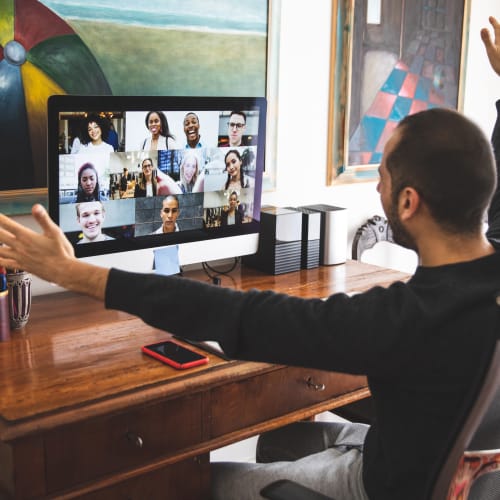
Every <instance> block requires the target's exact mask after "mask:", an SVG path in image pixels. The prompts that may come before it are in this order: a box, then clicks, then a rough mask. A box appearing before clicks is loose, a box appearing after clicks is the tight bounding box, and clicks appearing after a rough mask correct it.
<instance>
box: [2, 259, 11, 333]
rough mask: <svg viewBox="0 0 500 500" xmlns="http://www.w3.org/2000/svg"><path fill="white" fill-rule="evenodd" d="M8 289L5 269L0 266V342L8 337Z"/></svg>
mask: <svg viewBox="0 0 500 500" xmlns="http://www.w3.org/2000/svg"><path fill="white" fill-rule="evenodd" d="M8 296H9V290H8V288H7V271H6V269H5V267H0V342H4V341H6V340H9V339H10V311H9V297H8Z"/></svg>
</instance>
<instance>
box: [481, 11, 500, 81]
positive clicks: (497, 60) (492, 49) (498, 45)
mask: <svg viewBox="0 0 500 500" xmlns="http://www.w3.org/2000/svg"><path fill="white" fill-rule="evenodd" d="M489 21H490V24H491V26H492V27H493V33H494V34H495V40H494V41H493V40H492V38H491V33H490V31H489V29H488V28H483V29H482V30H481V39H482V40H483V43H484V46H485V48H486V54H487V55H488V59H489V60H490V64H491V67H492V68H493V69H494V71H495V72H496V73H497V74H498V75H500V23H499V22H498V21H497V20H496V19H495V18H494V17H493V16H490V18H489Z"/></svg>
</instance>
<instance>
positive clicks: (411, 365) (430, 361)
mask: <svg viewBox="0 0 500 500" xmlns="http://www.w3.org/2000/svg"><path fill="white" fill-rule="evenodd" d="M499 109H500V108H499ZM496 132H497V135H496V137H497V139H499V140H500V126H499V127H498V128H496ZM495 144H496V145H498V146H499V147H498V148H497V151H500V141H497V142H496V143H495ZM491 206H492V209H491V210H490V213H489V218H490V229H489V236H492V237H498V236H499V235H500V215H499V212H500V209H499V207H500V195H498V193H497V194H496V195H495V198H494V199H493V201H492V204H491ZM494 243H495V244H496V242H494ZM497 246H498V245H497ZM499 290H500V252H498V253H496V254H494V255H491V256H488V257H484V258H481V259H478V260H474V261H470V262H464V263H459V264H450V265H445V266H440V267H433V268H425V267H418V268H417V270H416V272H415V274H414V276H413V277H412V278H411V279H410V280H409V281H408V282H407V283H401V282H397V283H394V284H392V285H391V286H390V287H388V288H381V287H375V288H373V289H371V290H369V291H367V292H365V293H362V294H359V295H354V296H353V297H349V296H347V295H345V294H341V293H340V294H335V295H332V296H331V297H329V298H328V300H325V301H324V300H321V299H300V298H296V297H290V296H287V295H282V294H276V293H273V292H270V291H265V292H259V291H250V292H240V291H236V290H231V289H225V288H220V287H214V286H212V285H207V284H203V283H199V282H196V281H192V280H188V279H185V278H178V277H165V276H156V275H143V274H131V273H125V272H122V271H118V270H115V269H113V270H112V271H111V273H110V275H109V280H108V284H107V290H106V306H107V307H108V308H114V309H120V310H123V311H127V312H129V313H132V314H136V315H138V316H140V317H141V318H142V319H143V320H144V321H145V322H147V323H149V324H151V325H153V326H155V327H157V328H161V329H164V330H167V331H169V332H172V333H175V334H176V335H180V336H183V337H186V338H189V339H193V340H201V339H203V340H207V339H210V340H217V341H218V342H219V343H220V344H221V345H222V347H223V348H224V350H225V351H226V353H228V354H229V355H230V356H231V357H234V358H237V359H244V360H252V361H264V362H272V363H280V364H286V365H297V366H307V367H313V368H319V369H325V370H334V371H343V372H346V373H354V374H365V375H367V377H368V383H369V386H370V390H371V392H372V396H373V401H374V404H375V411H376V421H375V422H374V423H373V424H372V426H371V427H370V430H369V432H368V435H367V438H366V442H365V447H364V458H363V460H364V465H363V478H364V485H365V489H366V491H367V493H368V496H369V498H370V499H380V500H390V499H394V500H401V499H405V500H411V499H415V500H417V499H418V500H421V499H424V498H426V495H427V493H428V490H427V488H428V487H429V485H430V481H431V478H432V477H433V474H434V473H435V472H436V468H437V466H438V464H439V463H440V461H441V460H442V457H443V454H444V453H445V450H446V449H447V446H448V444H449V440H450V439H451V437H452V436H453V433H454V431H456V429H455V428H453V422H456V421H457V416H458V415H460V414H461V413H462V412H463V409H464V407H465V405H466V404H467V402H468V401H470V398H471V397H472V396H473V394H474V393H475V391H476V390H477V384H478V380H480V378H481V377H482V375H483V371H484V367H485V365H486V363H487V361H488V359H489V357H490V356H491V353H492V349H493V345H494V342H495V341H496V330H497V328H498V325H497V323H498V320H497V316H498V315H497V306H496V303H495V297H496V293H497V291H499ZM138 297H141V300H137V298H138ZM193 312H195V314H193Z"/></svg>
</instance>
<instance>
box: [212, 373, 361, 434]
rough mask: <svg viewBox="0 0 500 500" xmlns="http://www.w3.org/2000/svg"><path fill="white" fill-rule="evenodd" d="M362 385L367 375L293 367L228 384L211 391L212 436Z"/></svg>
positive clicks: (276, 415) (279, 414)
mask: <svg viewBox="0 0 500 500" xmlns="http://www.w3.org/2000/svg"><path fill="white" fill-rule="evenodd" d="M363 387H366V378H365V377H362V376H353V375H346V374H344V373H335V372H325V371H320V370H309V369H305V368H292V367H289V368H282V369H279V370H275V371H272V372H269V373H266V374H264V375H259V376H257V377H253V378H251V379H247V380H242V381H240V382H235V383H232V384H226V385H224V387H221V388H217V389H214V390H213V391H212V394H211V401H212V404H211V408H212V413H211V437H212V438H215V437H218V436H221V435H223V434H226V433H229V432H233V431H236V430H238V429H241V428H243V427H247V426H251V425H254V424H257V423H259V422H263V421H266V420H270V419H272V418H275V417H279V416H282V415H284V414H286V413H289V412H292V411H296V410H300V409H301V408H306V407H308V406H311V405H314V404H316V403H321V402H322V401H325V400H327V399H330V398H333V397H335V396H340V395H342V394H345V393H347V392H350V391H353V390H356V389H360V388H363Z"/></svg>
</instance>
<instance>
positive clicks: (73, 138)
mask: <svg viewBox="0 0 500 500" xmlns="http://www.w3.org/2000/svg"><path fill="white" fill-rule="evenodd" d="M265 126H266V102H265V99H264V98H260V97H172V96H75V95H55V96H51V97H50V98H49V101H48V178H49V180H48V186H49V189H48V191H49V213H50V215H51V217H52V219H53V220H54V221H55V222H56V223H57V224H58V225H59V227H60V228H61V229H62V231H63V232H64V233H65V234H66V236H67V237H68V239H69V240H70V242H71V243H72V244H73V246H74V249H75V254H76V256H77V257H80V258H86V259H87V260H89V259H90V260H92V261H93V262H96V263H100V264H102V265H105V266H106V265H109V266H116V267H120V268H126V269H130V270H136V271H150V270H151V268H152V260H153V249H155V248H160V247H166V246H172V245H174V246H177V248H178V255H179V263H180V265H186V264H192V263H195V262H205V261H210V260H216V259H222V258H228V257H233V256H240V255H245V254H250V253H254V252H255V251H256V250H257V243H258V234H259V214H260V207H261V194H262V175H263V171H264V152H265V136H266V128H265ZM96 259H97V260H96Z"/></svg>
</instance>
